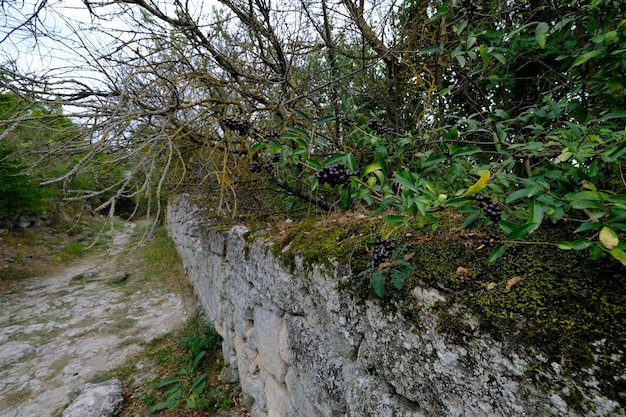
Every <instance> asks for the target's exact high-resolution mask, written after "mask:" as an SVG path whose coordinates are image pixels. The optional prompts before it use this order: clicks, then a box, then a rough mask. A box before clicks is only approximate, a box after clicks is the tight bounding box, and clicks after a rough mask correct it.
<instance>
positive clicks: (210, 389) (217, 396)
mask: <svg viewBox="0 0 626 417" xmlns="http://www.w3.org/2000/svg"><path fill="white" fill-rule="evenodd" d="M221 357H222V353H221V338H220V336H219V335H218V334H217V333H216V332H215V329H214V328H213V326H212V325H211V324H210V323H207V322H206V321H205V320H203V319H202V318H201V317H199V316H194V317H192V318H190V319H189V320H188V321H187V322H186V323H185V325H184V326H183V327H182V328H181V329H180V330H178V331H176V332H172V333H169V334H166V335H163V336H160V337H158V338H155V339H153V340H152V341H150V342H148V343H144V351H143V352H142V353H140V354H139V355H137V356H135V357H133V358H130V359H129V360H127V361H126V363H125V364H124V365H122V366H120V367H118V368H116V369H114V370H111V371H109V372H106V373H103V374H99V375H96V376H94V377H93V378H91V379H90V382H102V381H105V380H108V379H110V378H119V379H120V380H121V381H122V383H123V384H124V387H125V390H126V392H128V393H130V394H129V398H128V401H127V405H126V408H125V409H124V411H122V414H121V417H131V416H138V415H150V414H151V413H149V411H148V410H149V409H150V408H151V407H154V406H155V405H157V404H159V403H160V402H164V401H165V400H166V399H167V397H166V395H165V394H166V393H165V391H166V390H167V389H168V387H169V386H167V387H165V386H162V387H159V385H162V383H163V381H166V380H170V381H173V380H174V379H177V380H179V381H180V384H181V385H180V386H181V387H185V389H186V388H189V392H191V389H192V383H193V381H196V382H197V381H203V380H205V381H206V384H202V385H203V386H202V387H200V385H199V384H197V385H196V391H197V393H195V394H193V393H192V394H189V395H191V397H189V398H191V399H192V402H191V403H188V402H187V401H186V400H187V399H189V398H186V399H185V401H180V402H179V403H177V404H176V407H172V408H178V407H180V409H181V410H180V412H181V413H184V411H183V410H182V409H183V408H185V406H191V405H193V409H194V410H196V411H200V410H202V411H208V412H214V411H217V410H219V409H220V408H230V407H232V406H235V405H237V400H236V399H235V398H233V395H234V394H233V393H235V392H238V391H237V390H236V389H233V387H232V386H229V385H225V384H222V383H220V382H219V381H218V380H217V379H218V378H217V377H218V375H219V373H220V371H221V369H222V367H223V364H222V359H221ZM197 358H200V359H197ZM194 359H197V363H194V364H192V362H194ZM138 364H141V367H139V366H138ZM192 365H193V366H192ZM146 371H147V373H146ZM183 371H185V372H183ZM142 372H143V373H146V375H143V374H142ZM203 375H205V376H203ZM177 383H178V382H177ZM199 388H202V390H200V389H199ZM186 395H188V393H187V391H185V392H184V393H183V397H181V398H184V396H186ZM172 404H173V403H172ZM168 408H169V407H164V408H163V410H166V409H168ZM153 411H155V413H154V414H155V415H168V416H170V415H187V414H171V413H173V412H175V411H173V409H172V410H170V411H157V410H153ZM163 413H165V414H163ZM176 413H178V411H176Z"/></svg>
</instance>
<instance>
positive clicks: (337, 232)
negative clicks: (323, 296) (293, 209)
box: [274, 216, 378, 271]
mask: <svg viewBox="0 0 626 417" xmlns="http://www.w3.org/2000/svg"><path fill="white" fill-rule="evenodd" d="M377 235H378V231H377V228H376V222H374V221H368V220H365V219H360V220H359V221H346V222H344V223H339V222H338V221H337V218H336V217H332V216H326V217H315V218H311V219H307V220H304V221H302V222H300V223H299V224H297V225H296V226H294V227H293V229H291V230H290V231H289V233H288V234H287V236H286V237H285V238H284V239H282V240H281V242H279V243H277V244H276V245H274V255H275V256H277V257H280V258H281V259H282V260H283V263H284V264H285V266H287V267H288V268H289V269H290V270H291V271H293V270H294V269H295V266H296V264H295V259H296V256H297V255H301V256H302V257H303V266H304V268H305V270H310V268H311V267H312V266H313V265H317V266H320V267H321V268H329V269H331V270H332V269H333V268H334V264H333V262H335V261H341V262H344V263H348V264H349V265H350V267H351V268H352V270H353V271H359V270H363V269H364V268H366V265H367V262H368V260H369V256H368V254H367V243H368V241H372V240H375V239H376V236H377Z"/></svg>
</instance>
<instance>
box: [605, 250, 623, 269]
mask: <svg viewBox="0 0 626 417" xmlns="http://www.w3.org/2000/svg"><path fill="white" fill-rule="evenodd" d="M609 253H610V254H611V256H613V257H614V258H615V259H617V260H618V261H620V262H621V263H622V265H624V266H626V252H624V251H623V250H621V249H619V248H613V249H611V250H610V251H609Z"/></svg>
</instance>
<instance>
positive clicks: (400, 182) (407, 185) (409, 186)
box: [392, 177, 419, 193]
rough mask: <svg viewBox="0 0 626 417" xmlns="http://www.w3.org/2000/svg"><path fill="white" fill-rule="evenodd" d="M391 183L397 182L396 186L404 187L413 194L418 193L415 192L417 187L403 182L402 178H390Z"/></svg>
mask: <svg viewBox="0 0 626 417" xmlns="http://www.w3.org/2000/svg"><path fill="white" fill-rule="evenodd" d="M392 181H394V182H397V183H398V184H400V185H403V186H405V187H406V188H408V189H409V190H411V191H413V192H414V193H417V192H419V191H418V190H417V187H416V186H415V184H413V183H412V182H410V181H407V180H405V179H404V178H399V177H394V178H392Z"/></svg>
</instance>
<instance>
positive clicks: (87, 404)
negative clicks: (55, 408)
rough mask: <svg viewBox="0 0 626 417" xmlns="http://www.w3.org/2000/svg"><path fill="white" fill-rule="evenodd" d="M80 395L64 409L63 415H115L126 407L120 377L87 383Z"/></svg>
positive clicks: (111, 416) (74, 416)
mask: <svg viewBox="0 0 626 417" xmlns="http://www.w3.org/2000/svg"><path fill="white" fill-rule="evenodd" d="M76 393H77V394H78V397H76V399H75V400H74V401H73V402H72V404H70V406H69V407H67V408H66V409H65V411H63V417H114V416H116V415H118V414H119V413H120V412H121V411H122V409H123V408H124V389H123V388H122V383H121V382H120V381H119V380H118V379H110V380H108V381H105V382H102V383H100V384H85V385H83V386H81V387H80V388H78V389H77V390H76Z"/></svg>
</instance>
